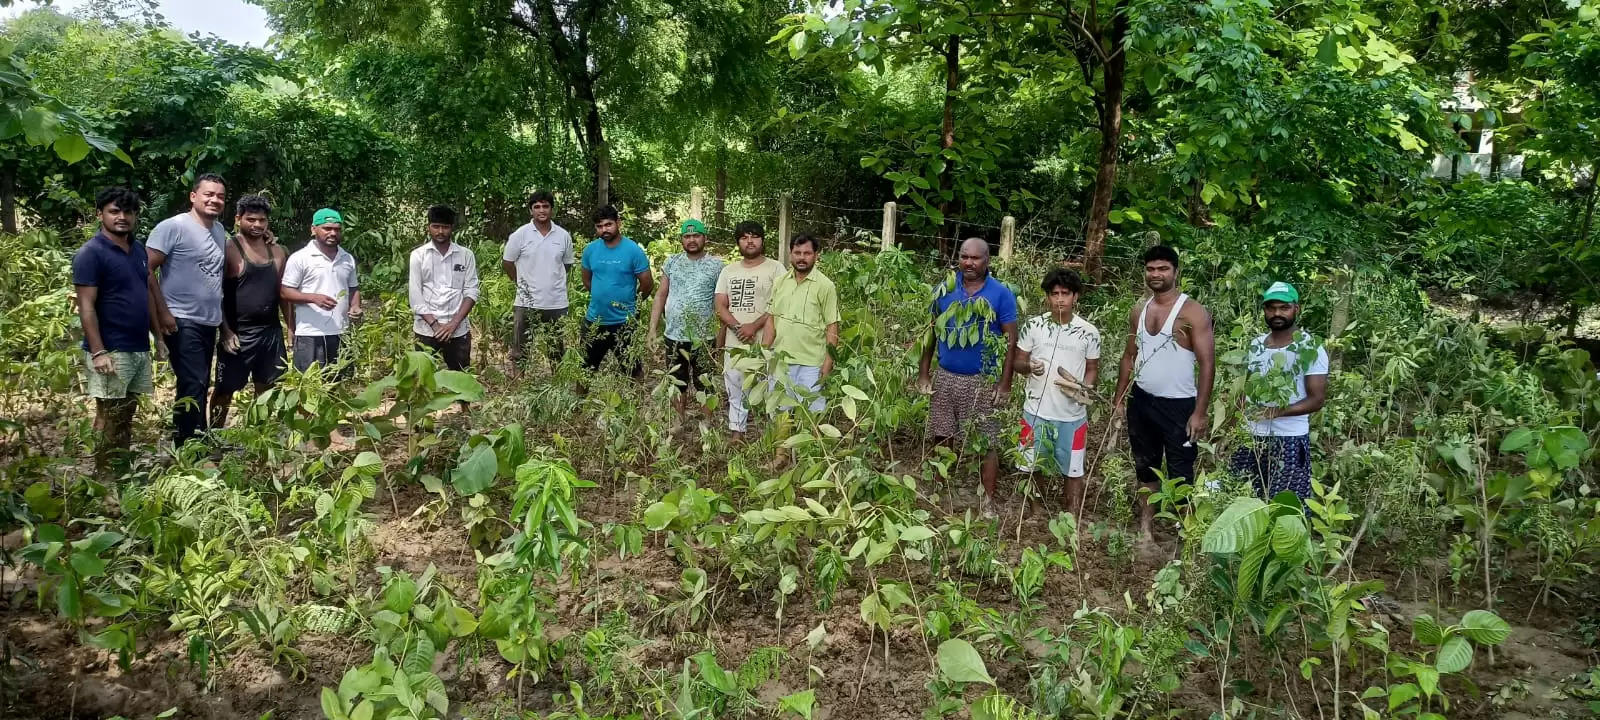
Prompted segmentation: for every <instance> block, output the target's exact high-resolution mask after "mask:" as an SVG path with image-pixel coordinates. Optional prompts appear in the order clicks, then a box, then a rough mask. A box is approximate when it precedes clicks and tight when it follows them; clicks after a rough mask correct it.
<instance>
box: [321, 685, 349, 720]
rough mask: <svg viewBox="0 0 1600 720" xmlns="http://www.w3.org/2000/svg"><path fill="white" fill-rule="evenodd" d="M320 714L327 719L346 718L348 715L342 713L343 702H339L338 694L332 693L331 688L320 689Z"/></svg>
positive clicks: (339, 719) (337, 719) (343, 719)
mask: <svg viewBox="0 0 1600 720" xmlns="http://www.w3.org/2000/svg"><path fill="white" fill-rule="evenodd" d="M322 715H323V716H324V717H326V718H327V719H328V720H346V718H348V717H349V716H347V715H345V714H344V703H342V702H339V696H338V695H335V694H333V689H332V688H323V689H322Z"/></svg>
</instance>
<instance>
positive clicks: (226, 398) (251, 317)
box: [211, 195, 292, 428]
mask: <svg viewBox="0 0 1600 720" xmlns="http://www.w3.org/2000/svg"><path fill="white" fill-rule="evenodd" d="M271 214H272V204H271V203H269V202H267V199H266V198H264V197H261V196H260V195H246V196H244V197H242V198H239V201H238V202H237V203H235V204H234V212H233V227H234V230H235V231H237V232H236V234H235V235H234V236H233V238H232V239H231V241H230V242H229V243H228V247H227V250H226V256H225V257H224V267H223V276H222V348H221V352H219V353H217V387H216V389H215V390H213V391H212V393H211V427H213V428H221V427H226V426H227V424H228V408H229V407H231V406H232V405H233V394H234V393H236V392H239V391H240V390H243V389H244V386H245V384H246V383H249V382H250V381H251V380H252V379H253V380H255V386H256V394H258V395H259V394H261V393H264V392H266V391H267V389H268V388H270V387H272V386H273V385H274V384H275V383H277V382H278V377H279V376H280V375H282V374H283V366H284V362H283V356H284V344H283V328H284V323H285V322H287V321H288V320H289V314H290V312H292V310H291V309H290V307H289V303H286V302H283V301H282V299H280V298H279V297H278V284H279V283H280V282H282V281H283V265H284V263H285V262H286V261H287V260H288V254H287V253H285V252H284V251H283V248H281V247H279V246H278V244H277V242H276V241H275V239H274V238H273V236H272V232H271V231H270V230H269V229H268V228H267V225H268V217H269V216H270V215H271Z"/></svg>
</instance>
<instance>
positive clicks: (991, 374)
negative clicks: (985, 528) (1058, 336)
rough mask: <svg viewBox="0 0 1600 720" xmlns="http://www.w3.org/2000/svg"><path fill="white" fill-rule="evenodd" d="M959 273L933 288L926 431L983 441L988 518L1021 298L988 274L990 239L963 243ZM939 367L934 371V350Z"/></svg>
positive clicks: (925, 365)
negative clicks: (971, 433) (969, 433)
mask: <svg viewBox="0 0 1600 720" xmlns="http://www.w3.org/2000/svg"><path fill="white" fill-rule="evenodd" d="M960 261H961V263H960V266H961V267H960V272H958V273H955V274H954V275H952V276H951V278H950V279H949V280H947V281H945V282H943V283H940V284H939V287H938V289H937V290H935V291H934V295H935V297H934V301H933V322H932V325H931V329H930V330H929V333H928V338H927V342H926V343H925V344H924V347H923V349H922V363H921V365H920V367H919V369H918V373H917V386H918V388H919V389H921V390H922V392H924V393H932V395H933V400H932V402H931V403H930V404H929V406H928V436H929V437H932V438H933V439H934V440H937V441H939V442H943V443H950V442H951V441H953V440H954V439H955V438H957V437H958V436H960V435H961V434H962V432H964V431H966V430H968V429H974V430H976V431H977V433H978V435H979V437H980V439H981V440H982V442H983V444H984V449H985V452H984V457H983V472H982V481H983V499H982V501H980V503H979V505H980V508H981V510H982V512H983V514H984V515H985V516H989V517H993V515H994V486H995V481H996V480H997V479H998V478H999V475H1000V451H999V446H1000V445H999V440H1000V424H999V420H998V418H996V417H995V409H996V408H997V407H998V406H999V405H1000V404H1001V403H1002V402H1004V400H1005V398H1007V397H1009V396H1010V395H1011V354H1012V352H1013V351H1014V350H1015V349H1016V347H1017V296H1016V294H1014V293H1012V292H1011V289H1010V288H1008V287H1006V286H1005V285H1004V284H1002V283H1001V282H1000V281H999V280H996V279H994V278H993V277H992V276H990V275H989V244H988V243H986V242H984V241H983V239H982V238H967V240H966V241H965V242H963V243H961V257H960ZM935 349H937V351H938V354H939V367H938V368H937V369H936V370H935V372H934V374H933V375H931V376H930V375H929V370H930V367H929V366H930V365H931V364H932V361H933V355H934V351H935Z"/></svg>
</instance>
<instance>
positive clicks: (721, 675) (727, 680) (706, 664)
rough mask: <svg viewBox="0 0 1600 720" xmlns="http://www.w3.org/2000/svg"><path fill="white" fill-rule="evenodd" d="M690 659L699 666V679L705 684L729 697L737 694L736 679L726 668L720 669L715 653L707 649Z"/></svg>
mask: <svg viewBox="0 0 1600 720" xmlns="http://www.w3.org/2000/svg"><path fill="white" fill-rule="evenodd" d="M692 659H693V660H694V663H695V665H698V666H699V667H700V679H701V680H703V681H705V683H706V684H707V685H710V686H711V687H713V688H715V689H716V690H717V692H720V693H722V694H723V695H727V696H729V697H733V696H735V695H737V694H739V683H738V681H737V680H735V679H734V677H733V676H732V675H730V674H728V671H727V670H724V669H722V666H721V665H718V664H717V656H716V655H715V654H713V653H712V652H710V651H709V650H708V651H705V652H702V653H699V654H696V655H695V656H694V657H693V658H692Z"/></svg>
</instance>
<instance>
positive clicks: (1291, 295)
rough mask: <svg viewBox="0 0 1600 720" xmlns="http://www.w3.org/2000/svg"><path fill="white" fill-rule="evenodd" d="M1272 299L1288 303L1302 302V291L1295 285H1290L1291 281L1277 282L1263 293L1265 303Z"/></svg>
mask: <svg viewBox="0 0 1600 720" xmlns="http://www.w3.org/2000/svg"><path fill="white" fill-rule="evenodd" d="M1272 300H1277V301H1278V302H1286V303H1297V302H1300V291H1299V290H1296V289H1294V286H1293V285H1290V284H1289V283H1286V282H1275V283H1273V284H1272V286H1271V287H1269V288H1267V291H1266V292H1264V293H1261V302H1262V303H1263V304H1265V303H1267V302H1269V301H1272Z"/></svg>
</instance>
